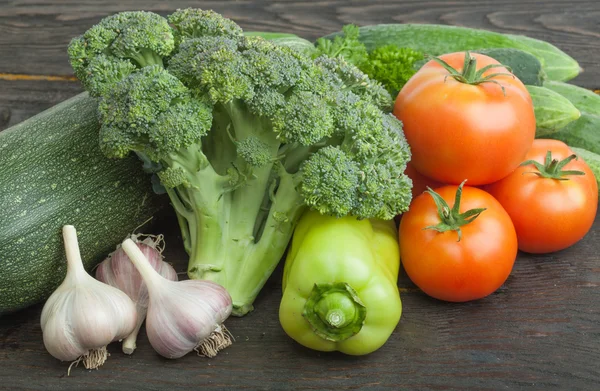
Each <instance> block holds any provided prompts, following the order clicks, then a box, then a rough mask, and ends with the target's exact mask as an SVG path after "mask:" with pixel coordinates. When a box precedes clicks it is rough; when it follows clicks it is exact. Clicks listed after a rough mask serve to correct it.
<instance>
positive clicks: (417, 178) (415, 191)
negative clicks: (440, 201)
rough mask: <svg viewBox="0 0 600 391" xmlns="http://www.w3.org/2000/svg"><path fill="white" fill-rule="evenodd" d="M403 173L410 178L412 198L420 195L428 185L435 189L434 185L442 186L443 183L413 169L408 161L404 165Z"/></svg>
mask: <svg viewBox="0 0 600 391" xmlns="http://www.w3.org/2000/svg"><path fill="white" fill-rule="evenodd" d="M404 173H405V174H406V175H407V176H408V177H409V178H410V179H411V180H412V183H413V187H412V198H413V199H414V198H416V197H417V196H419V195H421V193H423V192H424V191H425V190H427V188H428V187H430V188H432V189H435V188H436V187H440V186H443V183H440V182H438V181H436V180H433V179H431V178H427V177H426V176H425V175H423V174H421V173H419V172H418V171H417V170H415V168H414V167H413V165H412V164H411V163H410V162H408V164H407V165H406V170H404Z"/></svg>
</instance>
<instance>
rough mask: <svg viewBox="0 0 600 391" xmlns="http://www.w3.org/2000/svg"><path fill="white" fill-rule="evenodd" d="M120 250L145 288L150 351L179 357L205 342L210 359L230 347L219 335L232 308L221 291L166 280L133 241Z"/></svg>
mask: <svg viewBox="0 0 600 391" xmlns="http://www.w3.org/2000/svg"><path fill="white" fill-rule="evenodd" d="M122 247H123V249H124V250H125V252H126V253H127V255H128V256H129V259H131V261H132V262H133V264H134V265H135V267H136V268H137V269H138V271H139V272H140V274H141V275H142V277H143V279H144V281H145V283H146V286H147V287H148V294H149V297H150V301H149V305H148V313H147V315H146V334H147V335H148V340H149V341H150V344H151V345H152V347H153V348H154V350H156V351H157V352H158V353H159V354H160V355H162V356H163V357H166V358H179V357H182V356H184V355H186V354H187V353H189V352H191V351H192V350H194V349H196V348H202V346H203V344H204V343H209V344H210V345H211V346H212V345H215V346H212V347H213V349H212V351H211V355H210V356H211V357H212V356H213V355H214V354H216V352H217V351H218V350H220V349H222V348H224V347H226V346H229V345H230V344H231V340H230V335H229V334H228V332H226V333H224V332H223V330H225V331H226V330H227V329H225V326H223V322H224V321H225V320H226V319H227V318H228V317H229V315H230V314H231V310H232V308H233V305H232V300H231V296H230V295H229V293H228V292H227V291H226V290H225V288H223V287H222V286H221V285H219V284H217V283H214V282H211V281H204V280H185V281H177V282H175V281H169V280H167V279H165V278H163V277H162V276H160V275H159V274H158V273H157V272H156V271H155V270H154V269H153V268H152V267H151V266H150V264H149V263H148V261H147V260H146V259H145V257H144V254H143V253H142V252H141V251H140V250H139V248H138V247H137V246H136V245H135V243H134V242H133V241H131V240H130V239H127V240H125V241H124V242H123V244H122ZM215 336H216V338H215ZM215 339H216V340H218V341H217V342H215ZM209 350H211V349H209Z"/></svg>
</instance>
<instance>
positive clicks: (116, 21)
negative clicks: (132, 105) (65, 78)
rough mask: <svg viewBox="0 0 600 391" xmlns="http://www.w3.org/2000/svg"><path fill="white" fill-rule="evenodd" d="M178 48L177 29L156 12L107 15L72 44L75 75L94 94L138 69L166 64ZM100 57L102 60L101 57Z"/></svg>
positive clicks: (103, 91)
mask: <svg viewBox="0 0 600 391" xmlns="http://www.w3.org/2000/svg"><path fill="white" fill-rule="evenodd" d="M174 47H175V41H174V38H173V31H172V30H171V27H170V26H169V23H168V22H167V20H166V19H165V18H163V17H162V16H160V15H158V14H155V13H153V12H146V11H131V12H121V13H119V14H115V15H112V16H109V17H107V18H104V19H102V20H101V21H100V23H98V24H97V25H95V26H94V27H92V28H91V29H89V30H88V31H86V32H85V33H83V35H81V36H79V37H76V38H73V40H72V41H71V43H70V44H69V49H68V53H69V59H70V62H71V66H72V67H73V70H74V72H75V75H76V76H77V77H78V78H79V79H80V80H81V81H82V82H83V84H84V86H85V88H86V90H88V91H89V92H90V94H91V95H93V96H102V95H103V94H104V93H105V92H106V89H107V88H109V87H110V86H111V85H112V84H113V83H115V82H117V81H119V80H121V79H122V78H123V77H125V76H127V75H128V74H129V73H131V72H133V70H134V69H136V68H141V67H145V66H151V65H160V66H163V65H164V64H163V59H164V58H166V57H168V56H169V55H170V54H171V52H172V51H173V49H174ZM99 58H100V59H99Z"/></svg>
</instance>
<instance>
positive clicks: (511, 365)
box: [0, 0, 600, 390]
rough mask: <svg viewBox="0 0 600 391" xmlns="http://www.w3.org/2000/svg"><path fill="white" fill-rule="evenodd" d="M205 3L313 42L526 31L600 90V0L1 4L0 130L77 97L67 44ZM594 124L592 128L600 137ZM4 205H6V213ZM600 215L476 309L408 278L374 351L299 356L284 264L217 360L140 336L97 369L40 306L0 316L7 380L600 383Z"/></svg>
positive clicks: (55, 0) (480, 386)
mask: <svg viewBox="0 0 600 391" xmlns="http://www.w3.org/2000/svg"><path fill="white" fill-rule="evenodd" d="M188 6H193V7H200V8H212V9H214V10H216V11H218V12H220V13H223V14H224V15H225V16H227V17H230V18H233V19H234V20H236V21H237V22H238V23H239V24H240V25H241V26H242V27H243V28H244V29H247V30H268V31H290V32H293V33H296V34H299V35H301V36H303V37H305V38H308V39H314V38H316V37H318V36H321V35H324V34H325V33H329V32H333V31H337V30H339V29H340V27H341V26H342V25H343V24H345V23H350V22H353V23H357V24H360V25H364V24H374V23H393V22H412V23H440V24H454V25H461V26H468V27H478V28H486V29H489V30H494V31H499V32H506V33H517V34H526V35H528V36H531V37H534V38H540V39H544V40H547V41H549V42H551V43H553V44H555V45H557V46H559V47H560V48H561V49H563V50H564V51H565V52H567V53H569V54H570V55H572V56H573V57H575V58H576V59H577V60H578V61H579V62H580V64H581V65H582V67H583V68H584V69H585V72H584V73H583V74H582V75H581V76H579V77H578V78H577V79H575V80H574V81H573V83H575V84H578V85H581V86H584V87H588V88H598V87H600V66H599V64H600V39H599V38H600V22H598V20H600V3H598V1H597V0H591V1H582V0H577V1H575V0H571V1H554V0H546V1H543V2H537V1H508V0H507V1H498V0H496V1H488V0H479V1H466V0H457V1H452V2H442V1H431V0H421V1H410V2H408V1H403V2H401V1H395V2H392V1H382V0H377V1H346V0H324V1H320V2H312V1H308V0H305V1H298V0H289V1H251V0H243V1H178V2H165V1H136V2H134V1H128V0H119V1H116V0H96V1H92V0H88V1H69V0H49V1H44V2H35V1H31V0H17V1H6V0H2V1H0V130H1V129H4V128H6V127H8V126H10V125H13V124H16V123H18V122H20V121H22V120H24V119H26V118H28V117H30V116H32V115H34V114H36V113H38V112H40V111H42V110H43V109H45V108H47V107H50V106H52V105H54V104H56V103H58V102H61V101H63V100H65V99H66V98H69V97H71V96H73V95H75V94H77V93H78V92H80V91H81V87H80V85H79V83H78V82H77V81H76V80H75V79H74V78H73V76H72V72H71V68H70V67H69V64H68V62H67V56H66V46H67V44H68V42H69V40H70V39H71V38H72V37H73V36H75V35H78V34H80V33H82V32H83V31H85V30H86V29H87V28H89V27H90V26H92V25H93V24H94V23H96V22H97V21H99V20H100V19H101V18H102V17H104V16H106V15H108V14H111V13H114V12H117V11H123V10H130V9H146V10H152V11H155V12H158V13H161V14H167V13H169V12H170V11H172V10H174V9H175V8H183V7H188ZM599 131H600V130H599ZM0 207H1V206H0ZM155 229H158V230H162V231H165V232H167V244H168V245H169V246H170V247H169V248H170V250H169V254H168V257H169V261H171V262H174V263H175V265H176V267H177V269H178V270H179V271H183V270H185V263H186V259H185V254H184V253H183V250H182V248H181V245H180V243H179V240H180V238H179V237H178V236H177V234H176V232H177V229H176V223H175V220H174V219H173V218H172V216H171V217H166V218H164V219H163V221H162V222H161V223H160V224H157V226H156V227H155ZM599 254H600V218H597V219H596V223H595V225H594V227H593V229H592V231H591V232H590V233H589V234H588V235H587V236H586V237H585V238H584V239H583V240H582V241H581V242H580V243H578V244H577V245H575V246H573V247H572V248H569V249H567V250H564V251H561V252H558V253H555V254H551V255H544V256H531V255H525V254H519V257H518V259H517V262H516V265H515V268H514V271H513V273H512V275H511V276H510V278H509V279H508V281H507V282H506V284H505V285H504V286H502V287H501V288H500V289H499V290H498V291H497V292H496V293H494V294H493V295H491V296H490V297H488V298H486V299H484V300H480V301H478V302H474V303H467V304H447V303H442V302H438V301H435V300H432V299H430V298H428V297H427V296H425V295H424V294H422V293H421V292H420V291H419V290H418V289H417V288H415V287H414V285H412V284H411V283H410V281H409V280H408V279H407V278H406V277H405V276H402V277H401V278H400V282H399V286H400V287H401V295H402V300H403V304H404V313H403V316H402V319H401V321H400V324H399V325H398V327H397V330H396V331H395V332H394V334H393V335H392V336H391V338H390V340H389V341H388V343H387V344H386V345H385V346H384V347H382V348H381V349H380V350H379V351H377V352H375V353H373V354H371V355H369V356H366V357H350V356H344V355H342V354H323V353H319V352H315V351H311V350H308V349H305V348H303V347H301V346H299V345H297V344H296V343H294V342H293V341H292V340H291V339H290V338H288V337H287V336H286V335H285V333H284V332H283V330H282V329H281V327H280V325H279V321H278V317H277V311H278V305H279V300H280V296H281V284H280V279H281V270H280V269H278V270H277V271H276V272H275V274H274V275H273V276H272V278H271V279H270V280H269V282H268V284H267V286H266V287H265V288H264V290H263V292H262V293H261V295H260V297H259V298H258V300H257V301H256V303H255V306H256V310H255V311H254V312H253V313H251V314H249V315H248V316H246V317H245V318H241V319H240V318H230V320H228V322H227V325H228V327H229V328H230V330H231V331H232V333H233V334H234V336H235V338H236V342H235V344H234V345H233V346H232V347H230V348H228V349H226V350H225V351H223V352H222V353H221V354H220V355H219V356H217V357H216V358H214V359H211V360H209V359H205V358H200V357H197V356H195V355H192V354H190V355H188V356H186V357H184V358H182V359H179V360H176V361H169V360H166V359H163V358H161V357H159V356H158V355H157V354H156V353H154V351H153V350H152V348H151V347H150V346H149V344H148V342H147V339H146V336H145V334H144V333H142V334H141V335H140V338H139V341H138V345H139V347H138V350H137V351H136V352H135V354H134V355H133V356H131V357H129V356H125V355H123V354H122V353H121V352H120V346H119V345H118V344H113V345H111V346H110V347H109V351H110V352H111V353H112V356H111V357H110V358H109V361H108V362H107V363H106V364H105V365H104V366H103V367H102V368H101V369H100V370H98V371H87V370H84V369H83V368H77V369H76V370H74V371H73V373H72V375H71V376H70V377H67V376H66V369H67V366H68V364H66V363H60V362H59V361H57V360H55V359H54V358H52V357H51V356H50V355H49V354H47V353H46V351H45V350H44V347H43V344H42V335H41V330H40V326H39V316H40V311H41V305H38V306H35V307H33V308H30V309H27V310H25V311H22V312H19V313H16V314H13V315H10V316H7V317H4V318H1V319H0V389H6V390H21V389H26V390H66V389H73V390H81V389H115V390H146V389H147V390H164V389H169V390H172V389H203V388H211V389H232V388H244V389H319V390H322V389H336V390H337V389H359V388H360V389H400V388H402V389H407V390H417V389H431V390H500V389H510V390H514V389H540V390H541V389H544V390H546V389H558V390H598V389H600V313H599V308H600V255H599Z"/></svg>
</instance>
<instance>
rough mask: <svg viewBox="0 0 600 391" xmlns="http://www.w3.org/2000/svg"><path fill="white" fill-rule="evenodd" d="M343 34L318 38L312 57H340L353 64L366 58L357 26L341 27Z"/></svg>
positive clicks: (365, 50)
mask: <svg viewBox="0 0 600 391" xmlns="http://www.w3.org/2000/svg"><path fill="white" fill-rule="evenodd" d="M342 32H343V33H344V34H343V35H340V36H337V37H335V38H334V39H333V41H332V40H329V39H325V38H319V39H317V42H316V47H317V50H316V52H315V53H314V54H313V57H314V58H316V57H319V56H321V55H327V56H329V57H333V58H336V57H342V58H344V59H345V60H346V61H348V62H349V63H351V64H354V65H355V66H359V65H360V64H362V63H364V62H366V61H367V60H368V53H367V48H366V47H365V45H364V44H363V43H362V42H360V41H359V40H358V36H359V34H360V32H359V29H358V26H356V25H353V24H348V25H346V26H344V27H343V28H342Z"/></svg>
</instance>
